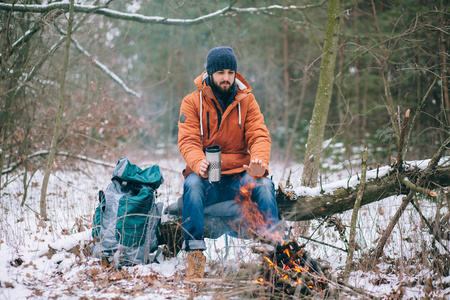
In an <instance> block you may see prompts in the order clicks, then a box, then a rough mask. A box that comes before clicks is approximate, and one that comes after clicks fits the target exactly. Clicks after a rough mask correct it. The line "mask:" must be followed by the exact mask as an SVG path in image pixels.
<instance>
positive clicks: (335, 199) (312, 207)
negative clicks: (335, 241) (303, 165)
mask: <svg viewBox="0 0 450 300" xmlns="http://www.w3.org/2000/svg"><path fill="white" fill-rule="evenodd" d="M419 172H420V171H419V170H417V169H412V170H409V171H404V172H401V173H396V172H388V173H387V174H386V175H384V176H382V177H376V178H372V179H369V180H367V183H366V185H365V190H364V195H363V198H362V202H361V205H367V204H370V203H373V202H376V201H380V200H382V199H385V198H387V197H390V196H394V195H400V194H407V193H408V192H409V187H407V186H406V185H404V184H403V182H402V179H403V178H405V177H406V178H408V179H409V180H410V181H415V179H416V178H417V176H418V174H419ZM427 185H428V186H429V187H428V188H429V189H433V188H436V187H439V186H441V187H447V186H450V167H441V168H437V169H436V170H435V172H434V173H433V174H430V176H429V177H428V180H427ZM358 187H359V184H358V185H356V186H353V187H348V188H347V187H339V188H336V189H334V190H332V191H330V192H328V193H324V194H321V195H319V196H297V195H295V194H293V193H291V192H290V191H287V192H286V191H283V189H282V188H281V187H279V188H278V190H277V192H276V196H277V205H278V210H279V212H280V213H281V214H284V216H285V219H286V220H288V221H306V220H312V219H317V218H323V217H326V216H330V215H333V214H337V213H342V212H344V211H347V210H349V209H352V208H353V206H354V203H355V200H356V194H357V191H358Z"/></svg>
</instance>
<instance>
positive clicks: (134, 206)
mask: <svg viewBox="0 0 450 300" xmlns="http://www.w3.org/2000/svg"><path fill="white" fill-rule="evenodd" d="M163 182H164V179H163V177H162V174H161V172H160V169H159V166H157V165H154V166H152V167H148V168H146V169H144V170H142V169H141V168H139V167H138V166H136V165H134V164H132V163H130V162H129V161H128V159H127V158H121V159H120V160H119V162H118V163H117V165H116V167H115V168H114V170H113V173H112V179H111V183H110V184H109V185H108V187H107V188H106V190H105V191H99V202H100V203H99V205H98V207H97V209H96V210H95V213H94V221H93V228H92V236H93V238H94V245H93V248H92V252H93V255H94V256H95V257H98V258H101V259H107V260H108V262H114V264H115V265H116V267H119V266H121V265H125V266H131V265H137V264H147V263H149V262H150V253H152V252H154V251H155V250H156V249H157V248H158V235H159V225H160V222H161V214H162V207H163V203H156V201H155V198H156V195H155V194H156V190H157V189H158V187H159V186H160V185H161V184H162V183H163Z"/></svg>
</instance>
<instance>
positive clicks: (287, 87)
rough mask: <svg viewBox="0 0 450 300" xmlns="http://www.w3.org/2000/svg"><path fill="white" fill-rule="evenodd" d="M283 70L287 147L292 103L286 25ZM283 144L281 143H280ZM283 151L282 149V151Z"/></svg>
mask: <svg viewBox="0 0 450 300" xmlns="http://www.w3.org/2000/svg"><path fill="white" fill-rule="evenodd" d="M283 69H284V82H283V84H284V85H283V86H284V93H283V94H284V103H285V106H284V138H283V145H284V147H286V144H287V141H288V137H289V127H290V126H289V124H290V122H289V117H290V115H291V109H292V103H291V98H290V95H289V94H290V93H289V91H290V87H291V85H290V83H291V81H290V79H291V78H290V76H289V29H288V26H287V25H286V24H284V43H283ZM280 142H281V141H280ZM280 150H281V149H280Z"/></svg>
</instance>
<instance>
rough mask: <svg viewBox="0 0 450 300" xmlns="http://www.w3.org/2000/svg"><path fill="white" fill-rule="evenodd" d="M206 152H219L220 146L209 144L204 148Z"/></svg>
mask: <svg viewBox="0 0 450 300" xmlns="http://www.w3.org/2000/svg"><path fill="white" fill-rule="evenodd" d="M206 152H210V153H215V152H220V146H219V145H214V146H210V147H208V148H206Z"/></svg>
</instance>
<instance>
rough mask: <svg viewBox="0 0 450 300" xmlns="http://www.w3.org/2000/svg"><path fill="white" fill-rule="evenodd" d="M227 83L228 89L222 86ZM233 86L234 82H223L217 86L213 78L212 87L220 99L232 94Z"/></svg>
mask: <svg viewBox="0 0 450 300" xmlns="http://www.w3.org/2000/svg"><path fill="white" fill-rule="evenodd" d="M225 82H226V83H228V87H226V86H225V87H222V86H221V84H222V83H225ZM233 84H234V81H233V82H232V83H231V82H229V81H221V82H219V84H217V83H216V82H215V81H214V78H213V77H212V76H211V86H212V88H213V89H214V91H215V92H216V93H217V94H218V95H219V96H220V97H223V96H225V95H227V94H229V93H231V91H232V90H233Z"/></svg>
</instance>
